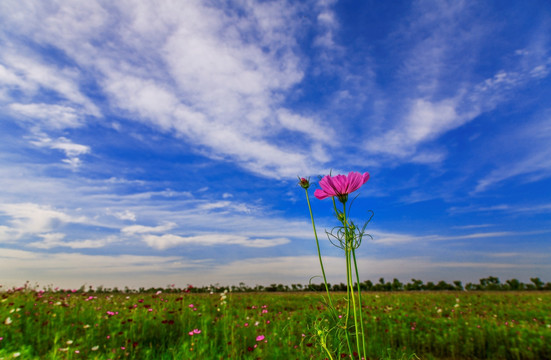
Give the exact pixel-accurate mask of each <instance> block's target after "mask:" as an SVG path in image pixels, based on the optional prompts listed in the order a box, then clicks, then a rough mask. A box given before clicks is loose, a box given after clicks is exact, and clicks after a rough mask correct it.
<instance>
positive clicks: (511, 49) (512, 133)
mask: <svg viewBox="0 0 551 360" xmlns="http://www.w3.org/2000/svg"><path fill="white" fill-rule="evenodd" d="M550 34H551V5H550V4H549V2H548V1H545V0H542V1H531V2H529V3H527V2H518V1H484V2H479V1H471V2H469V1H449V2H447V1H412V2H409V1H392V2H385V1H331V0H326V1H301V2H296V1H245V0H243V1H230V2H225V1H165V2H160V3H159V2H157V1H143V0H140V1H116V2H109V1H95V0H89V1H76V2H67V1H40V2H36V1H21V0H13V1H11V0H4V1H2V2H1V3H0V50H1V51H0V274H2V275H1V277H0V283H1V284H2V285H4V286H14V285H21V284H22V283H23V282H25V281H26V280H29V281H31V282H38V283H39V284H40V285H48V284H53V285H56V286H64V287H78V286H80V285H83V284H87V285H92V286H98V285H104V286H110V287H112V286H119V287H123V286H130V287H140V286H144V287H149V286H165V285H168V284H172V283H174V284H176V285H177V286H185V285H186V284H194V285H208V284H215V283H219V284H236V285H237V284H239V282H245V283H246V284H247V285H250V286H254V285H256V284H270V283H283V284H291V283H301V284H306V283H308V281H309V279H310V278H311V277H313V276H317V275H319V274H320V271H319V264H318V262H317V254H316V248H315V242H314V238H313V233H312V229H311V224H310V222H309V215H308V209H307V205H306V200H305V196H304V191H303V190H302V189H301V188H300V187H298V186H297V176H305V177H311V179H312V180H313V181H314V182H316V181H317V179H318V176H319V175H325V174H328V173H329V172H330V171H332V173H333V174H336V173H348V172H349V171H359V172H362V173H363V172H366V171H367V172H369V173H370V174H371V179H370V180H369V181H368V182H367V183H366V184H365V185H364V186H363V187H362V188H361V189H360V191H358V194H359V196H358V198H357V199H356V201H355V203H354V205H353V209H352V216H353V218H354V219H356V220H357V221H358V222H359V221H361V220H362V219H363V218H365V217H366V216H367V210H369V209H372V210H373V211H374V212H375V217H374V218H373V221H372V222H371V223H370V225H369V227H368V231H369V233H370V234H371V235H372V236H373V240H369V241H364V243H363V244H362V246H361V247H360V249H359V252H358V257H359V262H360V274H361V277H362V279H364V280H367V279H371V280H372V281H377V280H378V279H379V278H380V277H384V278H385V279H387V280H391V279H392V278H394V277H396V278H398V279H400V280H402V281H409V280H410V279H411V278H417V279H421V280H424V281H438V280H446V281H453V280H461V281H463V282H469V281H471V282H473V281H478V279H480V278H483V277H487V276H498V277H500V278H501V279H502V280H503V281H504V280H506V279H511V278H518V279H520V280H522V281H525V282H529V278H530V277H535V276H538V277H540V278H541V279H542V280H544V281H551V278H550V277H549V275H548V274H550V273H551V257H550V253H551V242H550V239H551V220H550V219H551V191H550V190H549V189H551V101H549V99H551V76H550V71H551V38H550V36H551V35H550ZM312 190H313V189H312ZM311 193H312V194H313V191H311ZM312 205H313V210H314V215H315V217H316V219H317V227H318V230H319V232H320V238H321V240H322V252H323V254H324V256H325V261H326V268H327V272H328V274H329V276H328V277H329V281H330V282H344V274H345V271H344V270H345V269H344V263H343V260H342V258H343V257H342V253H341V252H340V250H338V249H336V248H333V247H331V246H330V244H329V243H328V241H327V240H326V239H325V237H324V234H323V229H324V228H331V227H332V226H333V225H335V224H336V223H335V221H336V220H335V219H334V217H333V216H332V213H331V211H332V207H331V202H330V201H329V200H324V201H319V200H317V199H312Z"/></svg>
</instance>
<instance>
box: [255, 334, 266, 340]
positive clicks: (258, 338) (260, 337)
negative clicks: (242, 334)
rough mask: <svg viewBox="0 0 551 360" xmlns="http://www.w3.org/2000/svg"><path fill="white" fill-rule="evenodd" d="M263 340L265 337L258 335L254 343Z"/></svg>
mask: <svg viewBox="0 0 551 360" xmlns="http://www.w3.org/2000/svg"><path fill="white" fill-rule="evenodd" d="M264 339H265V336H264V335H258V336H257V337H256V341H262V340H264Z"/></svg>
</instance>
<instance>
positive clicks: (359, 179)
mask: <svg viewBox="0 0 551 360" xmlns="http://www.w3.org/2000/svg"><path fill="white" fill-rule="evenodd" d="M367 180H369V173H367V172H366V173H364V174H363V175H362V174H360V173H359V172H355V171H351V172H349V173H348V175H340V174H339V175H335V176H331V175H327V176H325V177H324V178H323V179H321V180H320V182H319V185H320V187H321V189H317V190H316V191H315V192H314V196H315V197H316V198H318V199H319V200H323V199H325V198H328V197H333V196H337V197H340V196H344V195H348V194H350V193H352V192H354V191H356V190H358V189H359V188H360V187H362V185H363V184H365V183H366V182H367ZM345 201H346V200H345Z"/></svg>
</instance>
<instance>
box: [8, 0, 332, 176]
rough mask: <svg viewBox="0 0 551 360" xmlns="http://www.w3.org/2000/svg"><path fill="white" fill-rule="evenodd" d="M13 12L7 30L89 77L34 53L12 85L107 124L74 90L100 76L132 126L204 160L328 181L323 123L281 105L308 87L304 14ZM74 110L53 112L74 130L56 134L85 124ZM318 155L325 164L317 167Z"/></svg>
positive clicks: (243, 7) (282, 9)
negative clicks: (180, 141) (47, 93)
mask: <svg viewBox="0 0 551 360" xmlns="http://www.w3.org/2000/svg"><path fill="white" fill-rule="evenodd" d="M9 3H10V4H9V5H5V6H6V7H9V10H10V11H9V13H11V14H13V16H10V17H4V18H3V20H5V21H6V24H7V25H9V26H10V27H11V28H17V29H18V32H19V33H22V34H25V35H26V36H29V37H31V38H33V39H35V40H36V41H38V42H39V43H42V44H44V45H46V46H53V47H56V48H57V49H59V50H60V51H63V52H64V54H65V55H66V56H67V57H69V58H70V59H71V60H72V61H74V62H76V63H77V64H78V66H79V68H80V69H82V71H81V72H77V71H76V70H72V69H71V68H65V69H61V70H60V69H56V68H53V67H51V66H47V65H44V64H41V63H40V62H38V61H36V60H32V59H31V58H30V55H28V54H29V53H32V52H30V51H28V50H27V51H26V55H22V54H24V53H25V52H20V53H19V54H18V56H19V58H21V59H19V58H18V59H17V60H18V62H16V61H15V60H14V61H11V60H10V61H9V65H10V67H11V68H14V69H15V68H16V65H15V63H21V64H24V65H21V66H20V67H17V68H16V70H17V71H19V72H20V73H21V75H20V76H19V77H14V76H12V75H13V72H14V71H12V72H10V74H12V75H9V76H8V75H6V76H5V78H6V79H8V78H9V81H10V83H12V84H13V83H15V82H17V79H23V80H24V81H26V82H27V83H30V82H32V84H34V85H35V87H37V86H38V87H40V86H46V84H50V85H49V86H50V88H52V89H54V90H55V91H57V92H59V93H60V94H62V95H63V96H65V97H66V98H67V99H68V100H69V101H71V102H72V103H74V104H75V105H79V106H80V107H83V108H84V109H86V110H85V113H88V114H93V115H95V116H99V112H98V111H95V110H94V107H93V105H92V104H91V103H90V102H89V101H88V100H87V99H86V98H85V97H84V96H83V95H82V94H81V92H80V91H79V88H78V86H77V85H76V84H77V83H78V80H82V79H81V77H82V76H83V74H90V73H94V74H96V75H97V76H96V78H95V79H96V81H98V82H99V84H98V85H100V87H101V90H102V91H103V93H104V94H105V95H106V96H107V101H108V102H109V103H110V104H111V105H112V106H113V107H115V108H118V109H119V110H121V112H122V113H123V114H124V115H130V116H128V117H129V118H133V119H135V120H137V121H141V122H144V123H146V124H148V125H151V126H153V127H155V128H157V129H160V130H162V131H165V132H173V133H174V134H176V135H178V136H182V137H185V139H186V141H189V142H190V143H192V144H193V145H195V147H196V150H197V151H202V152H203V153H204V154H205V155H207V156H210V157H213V158H226V159H231V160H234V161H236V162H237V163H239V164H240V165H241V166H243V167H244V168H246V169H248V170H249V171H252V172H256V173H260V174H263V175H266V176H273V177H290V176H295V175H296V173H298V172H312V171H314V172H322V170H323V169H322V166H321V165H322V163H324V162H325V161H328V160H329V159H330V157H329V155H328V154H327V153H324V152H323V148H324V146H325V145H324V144H323V140H324V139H327V137H328V135H329V134H330V131H325V130H324V131H322V130H321V129H324V125H323V124H321V123H320V120H318V119H315V118H313V117H306V116H303V115H301V114H298V113H293V112H292V111H291V110H288V109H287V110H286V109H285V106H284V101H285V92H286V91H288V90H290V89H291V88H292V87H293V86H296V85H297V84H299V83H300V82H301V81H302V78H303V69H302V66H303V64H302V63H301V61H300V53H299V48H298V46H297V42H296V39H295V37H296V34H297V32H299V31H301V26H304V25H303V24H301V23H300V22H297V21H295V20H296V18H297V16H298V15H297V14H298V13H299V11H300V10H299V9H300V8H301V6H299V5H296V7H295V6H292V4H289V3H285V2H269V3H262V4H259V3H255V4H249V3H241V4H237V5H238V7H239V11H238V12H242V13H243V14H242V15H240V16H237V15H236V14H237V12H236V11H235V10H236V9H233V8H232V9H219V8H215V7H209V6H208V5H206V4H204V3H202V2H182V3H170V4H169V3H167V4H164V5H162V6H161V5H159V4H157V3H156V2H152V1H151V2H147V1H142V2H139V3H133V2H131V3H124V4H123V3H117V4H111V5H109V6H107V5H105V4H101V3H99V2H95V1H90V2H87V4H86V6H81V4H73V5H70V4H65V3H64V4H63V5H62V6H61V5H57V4H56V3H55V2H54V3H53V4H50V6H46V5H36V6H28V5H25V4H19V3H18V2H9ZM233 6H236V4H233ZM316 11H320V12H322V13H323V15H322V16H321V17H320V19H326V20H329V19H330V18H331V16H330V12H329V7H328V6H322V7H320V8H319V9H317V10H316ZM329 23H330V22H328V21H324V24H329ZM37 24H40V27H39V28H38V27H37V26H38V25H37ZM113 24H117V26H113ZM146 24H147V25H146ZM105 37H108V38H109V41H104V39H105ZM15 46H21V44H18V43H16V45H14V47H15ZM114 49H116V51H115V50H114ZM5 58H7V57H5ZM12 58H13V59H15V55H12V56H11V58H10V59H12ZM136 59H140V61H136ZM20 60H21V61H20ZM4 72H6V71H4ZM56 73H61V75H59V76H56V75H55V74H56ZM23 80H22V81H23ZM70 94H72V95H70ZM22 106H26V108H24V107H22ZM40 106H42V107H46V106H45V104H42V105H40V104H25V105H18V106H16V107H15V109H16V110H19V111H27V112H32V113H36V111H34V109H33V108H32V107H35V108H36V107H40ZM71 107H73V105H68V106H67V108H65V109H61V108H58V109H50V111H54V110H56V111H62V110H64V111H65V113H64V114H65V119H66V120H65V122H62V121H61V120H59V122H57V123H55V124H56V125H57V126H59V127H62V126H69V125H70V126H76V125H77V123H78V122H79V121H82V116H80V117H79V118H71V114H72V113H71V111H70V108H71ZM278 113H279V114H283V115H280V117H281V119H280V120H281V121H278V119H277V117H278V115H277V114H278ZM79 114H82V113H81V112H80V113H79ZM75 115H76V114H75ZM281 131H291V132H293V133H296V134H297V136H298V137H299V138H304V139H305V140H306V141H305V142H306V144H302V146H298V145H297V143H296V141H292V140H285V138H282V137H279V138H278V137H277V135H278V133H279V132H281ZM276 140H277V141H276ZM310 149H315V150H316V152H315V153H316V154H319V156H317V157H311V156H310V155H309V154H310ZM67 162H70V163H71V164H73V165H76V164H77V163H78V162H77V161H76V160H72V161H71V159H68V161H67Z"/></svg>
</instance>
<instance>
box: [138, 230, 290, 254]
mask: <svg viewBox="0 0 551 360" xmlns="http://www.w3.org/2000/svg"><path fill="white" fill-rule="evenodd" d="M143 241H144V242H145V243H146V244H147V245H149V246H151V247H152V248H155V249H159V250H165V249H168V248H171V247H175V246H181V245H187V244H194V245H201V246H214V245H241V246H245V247H253V248H266V247H272V246H278V245H284V244H287V243H289V242H290V240H289V239H286V238H273V239H257V238H249V237H246V236H239V235H227V234H206V235H197V236H179V235H173V234H165V235H162V236H157V235H144V236H143Z"/></svg>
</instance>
